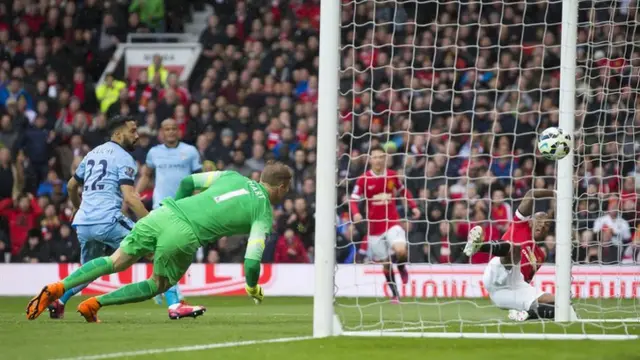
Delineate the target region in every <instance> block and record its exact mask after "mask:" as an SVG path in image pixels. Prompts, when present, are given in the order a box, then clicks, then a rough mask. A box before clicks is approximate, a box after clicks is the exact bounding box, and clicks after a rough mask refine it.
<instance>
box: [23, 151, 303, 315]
mask: <svg viewBox="0 0 640 360" xmlns="http://www.w3.org/2000/svg"><path fill="white" fill-rule="evenodd" d="M292 177H293V173H292V171H291V169H290V168H289V167H288V166H286V165H284V164H282V163H275V162H269V163H267V165H266V166H265V168H264V170H263V172H262V175H261V178H260V182H256V181H253V180H251V179H248V178H246V177H244V176H242V175H240V174H238V173H237V172H234V171H212V172H207V173H200V174H194V175H190V176H188V177H186V178H185V179H183V181H182V182H181V183H180V187H179V188H178V192H177V193H176V196H175V200H174V199H172V198H167V199H165V200H164V201H163V202H162V205H163V206H161V207H159V208H158V209H155V210H153V211H151V213H149V215H147V216H146V217H144V218H143V219H141V220H139V221H138V222H137V223H136V224H135V226H134V227H133V229H132V230H131V232H130V233H129V235H127V237H125V238H124V240H123V241H122V242H121V243H120V247H119V248H118V250H116V251H115V253H113V255H111V256H105V257H99V258H96V259H94V260H91V261H89V262H87V263H86V264H84V265H82V267H80V268H79V269H78V270H76V271H74V272H73V273H72V274H71V275H69V276H67V277H66V278H65V279H63V280H62V281H60V282H56V283H52V284H48V285H46V286H45V287H44V288H43V289H42V291H41V292H40V294H38V295H37V296H36V297H34V298H33V299H31V301H30V302H29V304H28V305H27V311H26V312H27V319H29V320H34V319H35V318H37V317H38V316H39V315H40V314H41V313H42V312H43V311H44V310H45V309H46V308H47V306H48V305H49V304H50V303H52V302H53V301H55V300H56V299H58V298H59V297H60V296H62V294H63V293H64V291H65V290H66V289H71V288H73V287H74V286H78V285H80V284H83V283H86V282H90V281H93V280H95V279H97V278H99V277H101V276H104V275H108V274H113V273H116V272H120V271H123V270H125V269H127V268H129V267H130V266H131V265H133V264H135V263H136V262H137V261H138V260H139V259H141V258H142V257H144V256H147V255H149V254H154V258H153V275H152V276H151V277H150V278H149V279H147V280H145V281H141V282H138V283H133V284H129V285H125V286H123V287H121V288H120V289H118V290H115V291H113V292H110V293H108V294H104V295H101V296H98V297H91V298H89V299H87V300H85V301H83V302H82V303H80V305H78V312H79V313H80V314H81V315H82V316H83V317H84V318H85V320H86V321H87V322H97V321H98V310H100V308H102V307H104V306H110V305H120V304H128V303H134V302H140V301H144V300H147V299H151V298H152V297H154V296H156V295H158V294H161V293H163V292H165V291H166V290H168V289H169V288H170V287H172V286H174V285H175V284H177V283H178V281H179V280H180V279H181V278H182V277H183V276H184V274H185V272H186V271H187V269H188V268H189V266H190V265H191V261H192V259H193V256H194V255H195V253H196V251H197V250H198V248H200V247H201V246H206V245H208V244H211V243H215V242H216V241H218V239H220V238H221V237H223V236H232V235H240V234H247V233H248V234H249V241H248V243H247V250H246V253H245V259H244V274H245V279H246V286H245V290H246V292H247V294H248V295H249V296H251V297H252V298H253V299H254V301H255V302H256V303H260V302H262V300H263V299H264V292H263V290H262V287H261V286H260V285H258V278H259V276H260V261H261V259H262V253H263V251H264V248H265V240H266V238H267V236H268V234H269V233H270V232H271V227H272V222H273V214H272V210H271V209H272V204H274V205H275V204H277V203H279V202H281V201H282V200H283V199H284V197H285V195H286V194H287V192H288V191H289V186H290V183H291V178H292ZM196 190H201V192H200V193H199V194H197V195H192V194H193V193H194V192H195V191H196Z"/></svg>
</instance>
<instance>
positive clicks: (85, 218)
mask: <svg viewBox="0 0 640 360" xmlns="http://www.w3.org/2000/svg"><path fill="white" fill-rule="evenodd" d="M136 173H137V165H136V162H135V160H133V157H132V156H131V154H130V153H129V152H128V151H126V150H125V149H124V148H122V146H120V145H118V144H117V143H115V142H113V141H108V142H106V143H104V144H102V145H100V146H98V147H96V148H95V149H93V150H91V151H90V152H89V153H88V154H87V156H85V157H84V159H82V162H81V163H80V165H79V166H78V169H76V173H75V174H74V177H75V179H76V181H78V182H79V183H80V184H82V186H83V187H82V203H81V204H80V209H78V212H77V213H76V216H75V217H74V219H73V225H92V224H107V223H113V222H116V221H119V220H121V219H123V218H124V217H125V216H124V214H122V192H121V191H120V185H132V186H133V182H134V180H135V178H136Z"/></svg>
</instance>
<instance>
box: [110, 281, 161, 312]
mask: <svg viewBox="0 0 640 360" xmlns="http://www.w3.org/2000/svg"><path fill="white" fill-rule="evenodd" d="M157 294H158V286H156V283H155V281H153V280H151V279H148V280H145V281H141V282H137V283H134V284H129V285H126V286H123V287H121V288H120V289H118V290H115V291H112V292H110V293H108V294H104V295H102V296H98V298H97V299H98V302H99V303H100V305H102V306H109V305H121V304H128V303H134V302H140V301H144V300H147V299H151V298H152V297H154V296H156V295H157Z"/></svg>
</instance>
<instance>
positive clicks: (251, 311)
mask: <svg viewBox="0 0 640 360" xmlns="http://www.w3.org/2000/svg"><path fill="white" fill-rule="evenodd" d="M27 301H28V299H27V298H22V297H20V298H18V297H0V344H2V345H1V349H0V359H14V360H17V359H29V360H38V359H63V358H67V359H68V358H73V359H77V360H79V359H80V358H82V357H84V359H86V360H89V359H100V358H119V359H128V358H135V359H225V360H226V359H260V360H261V359H274V360H285V359H286V360H293V359H318V360H327V359H331V360H335V359H349V360H353V359H367V360H383V359H384V360H387V359H393V360H398V359H429V360H434V359H446V360H464V359H473V360H483V359H491V360H495V359H514V360H528V359H532V360H534V359H535V360H542V359H543V360H560V359H562V360H564V359H567V360H569V359H571V360H573V359H575V360H578V359H579V360H604V359H607V360H610V359H615V360H640V341H638V340H631V341H593V340H581V341H555V340H526V341H525V340H487V339H431V338H389V337H384V338H382V337H371V338H355V337H335V338H328V339H319V340H314V339H311V340H302V341H290V342H281V343H259V344H253V345H244V346H230V347H221V348H215V347H214V346H208V347H205V349H201V350H197V349H194V348H193V346H197V345H210V344H220V343H228V342H242V341H253V340H266V339H276V338H288V337H300V336H309V335H311V332H312V299H310V298H276V297H271V298H269V297H267V298H266V299H265V302H264V303H263V304H262V305H260V306H255V305H253V302H252V301H251V300H249V299H247V298H244V297H200V298H190V299H189V301H190V302H192V303H194V304H202V305H205V306H207V313H206V314H205V315H204V316H202V317H199V318H197V319H181V320H177V321H175V320H169V319H168V317H167V312H166V308H165V307H160V306H157V305H155V304H154V303H153V302H152V301H146V302H143V303H139V304H133V305H123V306H114V307H110V308H105V309H103V310H101V311H100V317H101V320H102V323H100V324H87V323H85V322H84V320H83V319H82V318H81V317H80V316H79V315H77V314H76V313H75V312H74V311H73V310H74V309H75V306H76V305H77V304H78V302H79V301H80V298H74V299H73V300H72V301H71V303H70V304H69V306H68V307H67V314H66V318H65V319H64V320H62V321H55V320H51V319H49V317H48V314H47V313H45V314H43V315H42V316H41V317H40V318H38V319H37V320H35V321H27V320H26V318H25V315H24V308H25V306H26V304H27ZM337 303H338V304H340V305H338V306H336V313H338V314H339V315H340V317H341V319H342V321H343V324H344V326H345V328H348V329H361V330H372V329H381V328H384V329H394V328H402V327H403V326H404V327H405V331H413V332H427V331H429V332H453V333H459V332H460V331H463V332H492V333H495V332H497V331H498V327H496V326H495V323H493V322H491V320H492V319H497V318H502V319H505V321H504V323H503V325H502V326H501V327H500V329H499V330H500V331H501V332H517V333H534V332H542V331H544V332H545V333H584V332H589V333H594V334H603V333H605V334H640V324H638V323H636V324H627V325H626V326H622V325H621V324H618V323H602V324H598V325H593V324H573V325H569V326H559V325H557V324H554V323H550V322H545V323H527V324H524V325H523V324H513V323H509V322H508V321H507V320H506V318H505V315H506V313H505V312H504V311H501V310H498V309H495V308H493V307H491V306H490V304H489V303H488V302H487V301H486V300H480V301H475V302H474V303H475V304H474V303H472V302H469V301H455V302H454V301H445V300H442V299H440V300H437V301H436V300H431V302H429V301H422V300H421V301H420V302H410V303H408V304H404V305H390V304H383V305H381V304H380V303H378V302H376V301H375V300H367V301H362V300H360V301H359V302H358V303H357V304H356V302H355V301H354V300H346V299H338V300H337ZM478 304H479V305H480V306H478ZM637 304H638V302H637V301H635V302H634V301H620V300H610V301H600V302H594V303H592V305H594V306H596V305H599V306H602V307H603V308H610V309H611V308H616V307H617V308H623V309H627V310H629V309H630V310H629V312H628V313H624V314H623V313H615V312H608V313H605V315H604V316H606V317H612V318H613V317H621V316H623V315H626V316H627V317H628V316H631V315H634V312H635V311H637V310H638V309H637V308H636V309H633V307H634V305H636V306H637ZM434 305H437V306H434ZM587 305H588V304H587ZM590 308H591V309H592V310H593V309H595V308H594V307H589V306H585V307H584V309H583V310H585V311H586V310H589V309H590ZM584 314H586V313H584ZM584 314H583V315H584ZM594 314H595V313H592V314H591V315H594ZM635 316H637V312H635ZM461 318H464V319H465V321H464V322H461V321H460V319H461ZM381 319H382V320H384V321H381ZM189 346H192V347H189ZM179 347H188V348H186V349H183V351H181V352H175V351H174V352H165V350H166V349H170V348H174V349H175V348H179ZM212 347H214V348H212ZM140 350H156V351H157V353H150V354H146V355H139V356H138V355H136V356H133V355H132V354H129V355H126V354H125V355H123V356H119V357H114V356H113V355H110V354H114V353H130V352H133V351H140ZM105 355H106V356H107V357H104V356H105ZM101 356H103V357H101Z"/></svg>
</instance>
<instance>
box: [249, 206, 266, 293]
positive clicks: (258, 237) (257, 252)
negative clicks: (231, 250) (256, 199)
mask: <svg viewBox="0 0 640 360" xmlns="http://www.w3.org/2000/svg"><path fill="white" fill-rule="evenodd" d="M270 232H271V217H270V216H263V217H262V218H259V219H258V220H256V221H254V223H253V224H252V225H251V233H250V234H249V242H248V243H247V251H246V252H245V255H244V276H245V281H246V286H245V287H246V290H247V293H248V294H249V295H250V296H251V297H252V298H253V299H254V300H255V302H256V304H259V303H261V302H262V299H264V291H263V290H262V287H260V285H258V279H259V278H260V262H261V261H262V253H263V252H264V248H265V240H266V239H267V236H268V235H269V233H270Z"/></svg>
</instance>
